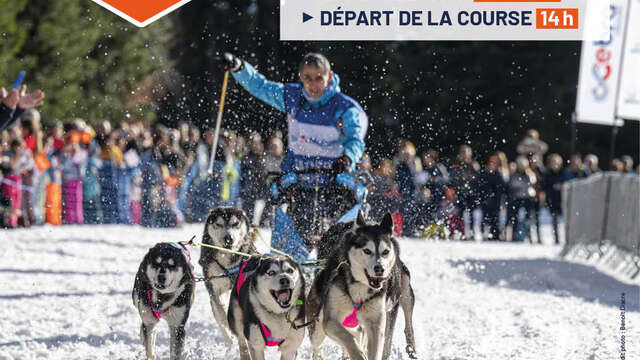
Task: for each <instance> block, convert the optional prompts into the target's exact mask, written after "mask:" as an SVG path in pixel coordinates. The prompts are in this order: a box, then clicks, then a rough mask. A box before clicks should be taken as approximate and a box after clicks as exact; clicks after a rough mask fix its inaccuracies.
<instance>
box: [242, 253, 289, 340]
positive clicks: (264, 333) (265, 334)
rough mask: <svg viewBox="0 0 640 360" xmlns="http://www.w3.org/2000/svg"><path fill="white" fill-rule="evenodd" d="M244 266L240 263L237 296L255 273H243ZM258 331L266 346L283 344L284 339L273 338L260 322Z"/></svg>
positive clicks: (265, 326)
mask: <svg viewBox="0 0 640 360" xmlns="http://www.w3.org/2000/svg"><path fill="white" fill-rule="evenodd" d="M245 266H247V262H246V261H245V262H243V263H242V266H240V272H239V273H238V280H236V293H237V294H238V296H240V289H242V286H243V285H244V283H245V281H247V278H248V277H249V276H251V275H252V274H253V273H254V272H255V271H247V272H244V268H245ZM260 331H261V332H262V337H263V338H264V342H265V343H266V344H267V346H280V345H281V344H282V343H283V342H284V339H279V338H275V337H273V335H272V334H271V331H269V328H268V327H267V325H265V324H264V323H263V322H262V321H260Z"/></svg>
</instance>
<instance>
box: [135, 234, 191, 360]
mask: <svg viewBox="0 0 640 360" xmlns="http://www.w3.org/2000/svg"><path fill="white" fill-rule="evenodd" d="M194 284H195V281H194V278H193V271H192V268H191V263H190V262H189V253H188V251H187V249H186V248H183V247H181V246H180V245H178V244H176V243H158V244H156V246H154V247H153V248H151V249H149V252H148V253H147V254H146V255H145V257H144V259H143V260H142V263H141V264H140V268H139V269H138V273H137V274H136V280H135V283H134V284H133V294H132V296H133V305H134V306H135V307H136V308H137V309H138V313H139V314H140V318H141V319H142V325H141V326H140V339H141V340H142V344H143V345H144V348H145V350H146V355H147V359H154V358H155V342H156V329H155V327H156V325H158V323H159V322H160V319H163V320H166V321H167V323H168V324H169V332H170V334H171V341H170V352H171V359H172V360H176V359H180V358H181V357H182V349H183V348H184V338H185V332H184V325H185V324H186V322H187V318H188V317H189V311H190V310H191V305H192V304H193V298H194V294H195V292H194Z"/></svg>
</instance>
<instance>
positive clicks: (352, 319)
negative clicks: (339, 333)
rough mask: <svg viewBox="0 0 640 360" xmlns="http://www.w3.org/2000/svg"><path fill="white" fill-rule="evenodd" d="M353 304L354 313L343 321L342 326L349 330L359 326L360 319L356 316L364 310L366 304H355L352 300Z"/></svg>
mask: <svg viewBox="0 0 640 360" xmlns="http://www.w3.org/2000/svg"><path fill="white" fill-rule="evenodd" d="M351 303H352V304H353V312H352V313H351V314H349V315H347V317H345V318H344V320H342V326H344V327H347V328H354V327H356V326H358V325H359V323H358V317H357V316H356V314H357V312H358V310H360V309H361V308H362V304H364V302H363V301H360V302H355V301H353V300H351Z"/></svg>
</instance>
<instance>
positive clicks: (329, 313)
mask: <svg viewBox="0 0 640 360" xmlns="http://www.w3.org/2000/svg"><path fill="white" fill-rule="evenodd" d="M329 233H333V235H334V236H335V237H336V239H334V240H333V241H331V242H333V243H334V246H333V248H334V250H333V254H332V255H331V256H329V257H328V261H327V264H326V267H325V268H324V269H323V270H321V271H320V272H319V273H318V275H317V276H316V278H315V280H314V282H313V285H312V286H311V292H310V293H309V298H308V302H307V318H308V319H310V320H312V321H313V320H314V319H317V321H315V322H313V323H312V325H311V326H310V327H309V336H310V339H311V345H312V346H313V358H314V359H316V360H318V359H323V358H324V356H323V354H322V348H321V345H322V342H323V340H324V338H325V335H328V336H329V337H330V338H331V339H333V340H334V341H336V342H337V343H338V344H339V345H341V346H342V347H343V349H344V351H345V352H346V353H347V354H348V355H349V358H350V359H351V360H358V359H368V360H380V359H387V358H389V354H390V351H391V339H392V337H393V329H394V325H395V321H396V316H397V314H398V306H402V309H403V312H404V315H405V335H406V339H407V353H408V354H409V357H411V358H415V356H416V354H415V339H414V336H413V324H412V315H413V305H414V303H415V298H414V294H413V289H412V288H411V284H410V275H409V270H408V269H407V268H406V266H405V265H404V264H403V263H402V261H401V260H400V258H399V255H400V254H399V250H400V249H399V247H398V242H397V241H396V240H395V239H394V238H393V219H392V217H391V214H387V215H385V216H384V218H383V219H382V222H381V223H380V224H379V225H377V224H368V223H366V221H365V220H364V218H363V216H362V214H358V218H357V220H356V221H354V222H353V223H352V224H338V225H336V227H334V228H333V229H330V230H329ZM325 239H326V237H325ZM329 247H331V246H329ZM320 252H321V254H322V253H325V254H326V248H325V250H324V251H323V249H321V251H320ZM365 340H366V350H367V351H366V354H367V355H365V351H364V347H365Z"/></svg>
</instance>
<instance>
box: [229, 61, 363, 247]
mask: <svg viewBox="0 0 640 360" xmlns="http://www.w3.org/2000/svg"><path fill="white" fill-rule="evenodd" d="M222 59H223V68H224V70H229V71H231V73H232V75H233V77H234V78H235V79H236V81H238V82H239V83H240V85H242V86H243V87H244V88H245V89H246V90H247V91H249V92H250V93H251V94H252V95H253V96H255V97H257V98H258V99H260V100H262V101H264V102H266V103H267V104H269V105H271V106H273V107H274V108H276V109H278V110H280V111H282V112H284V113H285V114H286V121H287V127H288V149H287V153H286V155H285V158H284V160H283V162H282V165H281V170H282V172H283V173H284V174H287V173H297V174H299V175H298V176H297V181H298V182H301V183H303V184H304V185H305V186H313V185H314V184H313V182H314V181H320V182H321V184H320V185H321V186H326V185H328V184H329V183H330V182H331V180H333V179H335V177H336V176H337V175H339V174H341V173H344V172H350V171H352V170H354V168H355V164H356V163H357V162H358V161H360V157H361V156H362V154H363V152H364V137H365V135H366V132H367V127H368V119H367V115H366V113H365V112H364V110H363V109H362V107H361V106H360V104H358V102H357V101H355V100H354V99H352V98H350V97H349V96H347V95H345V94H343V93H341V92H340V82H339V77H338V75H337V74H335V73H334V72H333V71H332V70H331V65H330V64H329V60H327V58H326V57H325V56H324V55H322V54H318V53H309V54H306V55H305V56H304V57H303V59H302V61H301V62H300V65H299V66H298V76H299V78H300V81H299V82H295V83H286V84H283V83H279V82H273V81H269V80H267V79H266V78H265V77H264V76H263V75H262V74H260V73H258V72H257V71H256V70H255V69H254V68H253V66H251V65H250V64H249V63H247V62H246V61H243V60H241V59H239V58H238V57H236V56H234V55H232V54H229V53H226V54H225V55H224V56H223V58H222ZM313 169H326V170H329V171H328V172H329V173H330V174H331V175H330V176H326V175H325V176H324V180H318V179H319V176H317V175H316V176H313V175H312V174H304V171H305V170H306V171H310V170H311V171H312V170H313ZM309 175H311V176H309ZM321 179H322V178H321ZM305 182H306V183H305ZM281 183H282V180H281ZM307 195H308V197H311V196H313V195H314V193H313V192H311V191H309V192H307ZM325 195H326V194H325ZM305 197H307V196H305ZM329 197H332V196H321V199H320V201H319V204H318V207H319V208H321V209H322V208H326V206H327V205H331V204H330V203H331V202H336V201H338V199H335V198H329ZM313 201H314V198H313V197H311V198H308V199H306V201H303V202H302V205H303V207H304V208H305V211H294V213H293V214H291V217H292V218H293V219H294V222H295V224H296V227H299V232H300V235H302V237H303V239H304V240H305V242H306V243H307V244H309V243H308V242H309V241H310V236H311V235H313V233H314V232H316V231H317V230H318V229H313V225H312V224H310V223H309V222H310V221H311V219H310V215H309V214H310V213H312V211H310V210H311V209H310V207H309V205H310V204H313V203H314V202H313ZM299 210H302V209H299ZM289 211H290V210H289ZM289 211H288V212H289ZM299 225H300V226H299Z"/></svg>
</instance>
